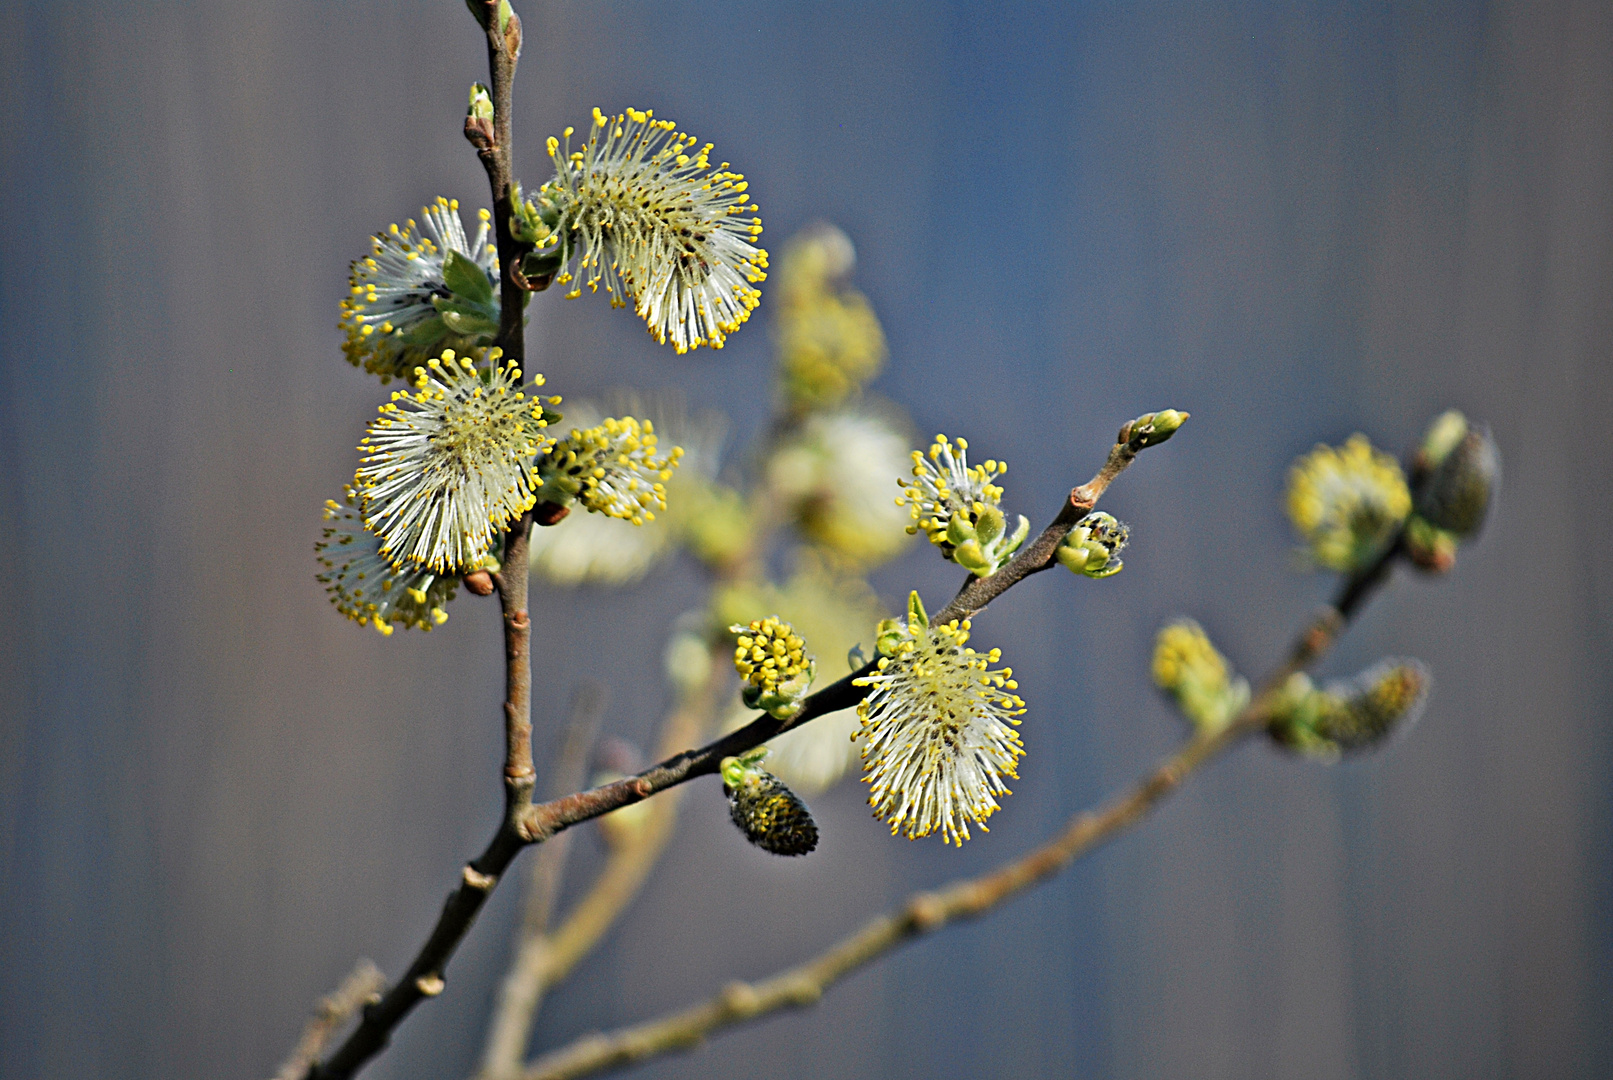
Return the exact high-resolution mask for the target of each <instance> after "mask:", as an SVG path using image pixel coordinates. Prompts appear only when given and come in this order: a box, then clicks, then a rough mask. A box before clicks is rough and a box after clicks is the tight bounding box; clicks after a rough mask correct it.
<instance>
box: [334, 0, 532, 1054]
mask: <svg viewBox="0 0 1613 1080" xmlns="http://www.w3.org/2000/svg"><path fill="white" fill-rule="evenodd" d="M497 10H498V0H492V2H491V3H489V4H487V10H486V11H485V12H484V13H483V14H482V15H478V19H479V20H480V21H482V23H483V27H484V30H485V33H486V36H487V58H488V69H489V72H490V77H491V82H492V87H491V92H492V98H493V107H494V145H493V146H491V147H489V148H487V149H485V150H482V151H481V152H479V153H478V155H477V156H478V157H480V158H481V161H482V165H483V166H484V168H485V169H486V170H487V179H488V183H489V185H490V187H491V189H492V195H493V226H494V231H495V235H496V236H497V239H498V253H499V266H500V268H501V273H500V276H499V277H500V280H499V302H500V304H501V317H500V322H499V331H498V335H497V337H496V338H495V339H494V344H495V345H496V346H498V347H499V348H500V349H502V350H503V352H504V355H505V356H506V357H508V358H510V359H512V360H515V361H517V362H521V361H522V360H523V359H524V357H525V355H526V344H525V322H524V316H525V304H526V296H527V294H526V293H525V291H524V290H522V289H521V288H520V286H519V285H517V284H516V282H515V280H514V278H513V277H512V276H511V274H510V270H511V268H512V267H514V266H516V264H517V263H519V261H520V252H519V245H518V244H517V243H516V241H515V239H514V238H513V237H512V236H511V234H510V206H511V202H510V184H511V180H512V178H513V174H512V172H511V168H510V132H511V123H510V120H511V111H512V106H513V101H514V97H513V93H512V87H513V85H514V79H515V64H516V58H517V55H518V54H519V52H520V23H519V21H518V20H516V19H515V18H514V17H513V16H512V17H511V24H510V25H509V26H508V27H506V28H503V29H501V28H500V27H499V20H498V15H497ZM531 527H532V518H531V514H530V513H528V514H527V515H526V516H524V517H522V518H521V520H520V521H518V522H517V523H516V524H515V526H514V527H513V528H512V529H511V530H510V531H509V533H508V534H507V535H506V536H505V538H504V561H503V565H502V567H501V568H500V571H499V573H498V575H497V576H496V578H495V580H496V581H497V583H498V588H499V601H500V606H501V608H502V614H503V618H504V644H505V698H504V714H505V724H504V733H505V740H504V741H505V759H504V788H505V799H504V801H505V814H504V819H503V821H501V822H500V824H499V829H498V831H497V832H496V833H495V834H494V836H493V839H492V840H491V841H490V842H489V843H488V845H487V848H486V850H484V851H483V852H482V854H481V855H479V856H478V857H477V858H476V859H475V861H473V862H471V863H469V864H468V865H466V866H465V867H464V869H463V871H462V872H461V875H460V878H461V881H460V884H459V886H458V887H457V888H456V889H455V890H454V891H453V892H452V893H450V894H449V896H448V899H447V901H446V902H445V903H444V904H443V910H442V914H441V915H440V916H439V917H438V919H437V925H436V926H435V927H434V928H433V929H432V932H431V936H430V937H428V938H427V939H426V943H425V944H424V945H423V946H422V947H421V949H420V951H419V953H417V954H416V955H415V958H414V961H413V962H412V963H411V964H410V965H409V970H408V971H407V972H406V973H405V974H404V976H403V978H402V979H400V980H398V982H397V983H396V984H394V985H393V986H391V987H390V988H388V990H387V991H386V993H385V994H384V995H383V996H382V998H381V1000H380V1001H378V1002H375V1003H373V1004H371V1005H369V1006H367V1007H366V1008H365V1009H364V1016H363V1019H362V1020H361V1021H360V1023H359V1025H358V1027H357V1028H356V1029H354V1031H353V1033H352V1034H350V1035H349V1036H348V1037H347V1039H346V1040H345V1041H344V1042H343V1043H342V1045H341V1046H340V1047H339V1048H337V1050H336V1053H335V1054H333V1055H332V1056H331V1058H330V1060H328V1061H324V1062H316V1063H314V1064H312V1065H311V1066H310V1067H309V1069H308V1072H307V1080H346V1078H347V1077H350V1076H352V1075H353V1074H354V1073H356V1072H357V1071H358V1070H359V1069H360V1068H362V1067H363V1065H364V1063H365V1062H367V1061H368V1060H369V1059H370V1058H372V1057H374V1056H375V1055H376V1054H378V1053H380V1051H381V1050H382V1049H384V1048H385V1046H386V1044H387V1041H388V1039H389V1038H390V1037H391V1034H392V1030H393V1029H394V1028H395V1027H397V1026H398V1024H399V1023H401V1022H402V1021H403V1018H404V1017H405V1016H407V1015H408V1014H409V1012H410V1011H411V1010H412V1009H413V1008H414V1007H415V1006H416V1005H418V1004H419V1003H420V1002H421V1001H423V1000H424V999H426V998H428V997H435V996H436V995H438V994H440V993H442V990H443V985H444V983H443V972H444V969H445V968H446V967H447V966H448V961H449V960H450V959H451V958H452V957H453V955H454V950H455V949H457V948H458V947H459V943H460V941H461V940H462V939H463V938H464V936H465V933H466V931H468V930H469V929H470V926H471V923H473V922H475V920H476V916H477V915H478V914H479V913H480V912H481V909H482V904H483V903H485V902H486V900H487V897H488V894H490V893H491V892H492V891H493V887H494V886H495V885H497V884H498V879H499V875H501V874H502V873H504V871H505V869H507V868H508V867H509V865H510V862H511V861H512V860H513V859H514V858H515V856H516V855H517V854H519V853H520V851H521V849H522V848H523V847H525V846H526V844H528V843H530V842H531V841H532V840H533V839H534V838H533V837H532V836H529V835H527V834H526V833H525V832H524V831H523V826H524V823H525V822H526V821H527V820H528V819H529V816H530V815H529V810H530V807H531V805H532V789H533V787H534V785H535V783H536V774H535V772H534V770H533V767H532V662H531V630H532V620H531V616H530V615H529V614H528V612H527V572H528V567H527V534H528V531H529V530H530V529H531Z"/></svg>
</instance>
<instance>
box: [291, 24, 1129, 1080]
mask: <svg viewBox="0 0 1613 1080" xmlns="http://www.w3.org/2000/svg"><path fill="white" fill-rule="evenodd" d="M495 21H496V20H495ZM496 38H497V35H496V34H495V32H494V31H493V30H491V29H490V30H489V32H488V40H489V45H488V48H489V50H490V51H493V50H494V44H493V43H494V41H495V39H496ZM499 70H500V68H499V67H498V65H496V64H495V65H494V80H495V84H494V87H493V99H494V101H495V102H497V101H500V100H502V99H501V98H500V96H499V94H500V88H499V85H498V79H499ZM504 70H505V76H506V77H507V76H508V74H509V73H510V72H512V71H513V70H514V61H513V59H510V62H509V64H508V65H507V67H506V68H505V69H504ZM503 92H504V93H506V94H507V93H508V87H505V88H504V90H503ZM506 138H507V137H506ZM497 149H503V150H504V151H505V152H506V153H507V151H508V143H507V142H505V143H503V144H501V147H499V148H497ZM483 156H484V160H485V158H486V155H485V154H484V155H483ZM488 175H489V177H490V178H493V177H495V170H494V169H493V168H492V167H491V166H489V168H488ZM497 216H498V220H499V230H500V232H499V236H500V243H501V245H502V243H503V239H504V237H505V236H507V235H508V220H507V218H508V214H503V215H497ZM504 250H505V249H504V248H503V247H502V246H501V247H500V255H501V258H502V256H503V253H504ZM504 265H505V267H506V269H507V268H508V266H509V265H510V263H509V262H508V260H505V261H504ZM506 280H507V279H506ZM509 313H510V307H509V305H508V304H506V306H505V310H504V316H505V321H506V323H508V321H509V318H510V314H509ZM503 333H504V331H503V330H501V331H500V334H501V338H502V335H503ZM519 333H520V326H519V320H517V323H516V335H517V336H516V338H515V339H513V340H515V341H519ZM507 351H508V350H507ZM1130 427H1131V425H1129V424H1128V425H1127V426H1126V427H1125V428H1122V429H1121V437H1120V439H1119V441H1117V442H1116V444H1115V446H1114V447H1113V448H1111V450H1110V452H1109V456H1108V460H1107V461H1105V463H1104V465H1103V468H1102V469H1100V470H1099V471H1098V473H1097V475H1096V476H1094V477H1093V478H1092V479H1091V480H1090V481H1088V482H1087V483H1085V484H1083V485H1081V486H1080V487H1078V488H1075V489H1074V490H1072V491H1071V492H1070V494H1069V496H1068V497H1067V498H1066V500H1065V502H1064V505H1063V506H1062V507H1061V508H1060V510H1059V513H1058V515H1057V516H1056V517H1055V518H1054V520H1053V522H1052V523H1051V524H1050V525H1048V527H1047V528H1046V529H1044V530H1043V531H1042V533H1041V535H1040V536H1038V537H1037V538H1036V541H1035V542H1034V543H1032V544H1030V545H1029V546H1027V547H1024V548H1022V549H1021V550H1020V552H1019V553H1018V554H1017V555H1015V557H1014V558H1013V559H1012V560H1011V561H1010V562H1009V563H1008V564H1007V565H1006V566H1004V567H1002V568H1001V569H999V570H998V571H997V572H996V573H994V574H992V575H990V576H989V577H985V578H979V579H971V580H970V581H968V582H966V583H965V584H964V587H963V588H962V589H960V590H959V592H958V595H957V596H955V597H953V599H952V601H951V603H949V604H947V606H946V607H945V608H943V609H942V610H941V612H940V614H939V615H938V616H937V619H938V621H940V622H943V623H944V622H948V621H950V620H952V619H965V618H968V617H970V616H972V615H974V614H975V613H977V612H979V611H980V610H982V609H983V608H984V607H985V606H986V605H987V604H989V603H991V601H992V600H994V599H996V598H997V597H998V596H1001V595H1002V594H1003V593H1004V592H1005V591H1007V590H1008V589H1009V588H1011V587H1012V586H1013V585H1014V584H1016V583H1017V582H1020V581H1022V580H1024V579H1025V578H1026V577H1027V576H1029V575H1030V574H1034V573H1037V572H1039V571H1041V570H1045V569H1047V568H1048V567H1049V566H1050V565H1052V561H1053V555H1054V552H1055V551H1056V550H1057V548H1058V544H1059V541H1061V540H1062V539H1063V538H1064V536H1065V535H1066V534H1067V533H1068V532H1069V531H1070V529H1071V528H1073V527H1074V525H1075V523H1076V522H1077V521H1079V520H1080V518H1081V516H1082V515H1083V514H1085V513H1087V512H1088V511H1090V510H1091V509H1092V507H1093V506H1094V505H1095V504H1096V503H1097V500H1098V498H1099V497H1100V496H1101V495H1102V494H1103V492H1104V491H1105V489H1107V488H1108V486H1109V484H1110V483H1111V482H1112V481H1113V480H1114V478H1115V477H1116V476H1118V475H1119V474H1120V473H1121V472H1122V471H1123V470H1124V469H1125V468H1126V467H1127V466H1128V465H1130V464H1131V462H1132V461H1133V460H1135V458H1136V456H1137V453H1138V451H1140V450H1141V449H1143V448H1144V447H1145V446H1146V445H1148V444H1147V443H1146V442H1143V441H1139V440H1138V439H1131V440H1129V441H1128V439H1127V433H1128V431H1129V430H1130ZM529 525H530V516H528V518H525V519H523V521H522V522H521V523H520V526H519V527H518V528H516V529H515V530H513V531H512V532H511V533H510V534H509V536H508V537H507V538H506V540H505V546H504V552H505V564H504V567H503V570H502V572H501V574H500V576H499V577H498V579H497V580H498V582H499V587H500V592H501V596H502V598H503V602H504V608H505V635H506V642H509V641H510V640H511V637H512V635H513V634H521V635H522V637H521V638H520V640H521V642H522V657H521V658H520V659H521V660H522V661H524V657H525V636H524V635H525V633H527V632H529V631H530V619H528V618H527V613H526V609H525V603H526V577H527V528H528V527H529ZM515 597H519V608H513V607H512V605H513V604H514V603H515V602H516V601H515ZM523 620H524V621H525V622H526V623H527V625H526V626H525V627H523V626H521V623H522V621H523ZM507 651H508V653H509V657H510V668H509V671H510V676H511V688H510V696H509V700H508V702H507V703H506V713H507V715H508V718H509V719H508V723H507V725H506V728H507V735H508V737H507V743H508V746H509V753H508V755H507V759H506V766H505V788H506V808H507V813H506V815H505V820H504V822H503V823H502V824H501V825H500V827H499V830H498V832H497V833H496V834H494V836H493V839H492V841H491V842H490V843H489V844H488V846H487V849H486V850H485V851H483V852H482V854H481V855H479V856H478V857H477V858H476V859H475V860H474V861H472V862H471V863H469V864H468V865H466V866H465V868H464V870H463V872H462V874H461V877H462V882H461V884H460V885H459V887H458V888H457V889H455V890H454V891H453V892H452V893H450V894H449V896H448V899H447V901H446V902H445V903H444V904H443V910H442V914H441V915H439V916H438V917H437V924H436V926H434V927H433V928H432V931H431V936H430V937H429V938H427V939H426V943H425V945H423V946H422V947H421V949H420V951H419V953H417V954H416V956H415V959H414V961H413V963H411V964H410V965H409V970H408V971H407V972H406V973H405V974H404V976H403V978H402V979H400V980H399V981H398V982H397V983H396V984H395V985H393V986H392V987H391V988H390V989H388V990H387V992H386V994H385V996H383V997H382V999H381V1000H380V1001H379V1002H378V1003H376V1004H375V1005H372V1006H370V1007H369V1008H367V1009H365V1010H364V1020H363V1022H362V1023H360V1024H359V1026H358V1028H357V1030H355V1031H354V1032H353V1034H352V1035H350V1036H348V1038H347V1041H346V1042H344V1043H343V1044H342V1045H341V1047H340V1048H339V1049H338V1050H337V1052H336V1054H335V1055H334V1056H333V1057H332V1058H331V1059H330V1061H328V1062H325V1063H322V1064H319V1065H316V1066H315V1067H314V1068H312V1069H310V1070H309V1073H308V1080H346V1078H347V1077H350V1076H352V1075H353V1074H354V1073H355V1072H357V1071H358V1069H359V1068H360V1067H361V1066H362V1065H363V1064H364V1063H365V1062H366V1061H368V1060H369V1059H370V1058H371V1057H373V1056H374V1055H375V1054H377V1053H379V1052H380V1051H381V1049H382V1048H384V1047H385V1046H386V1043H387V1040H388V1039H389V1038H390V1036H391V1033H392V1030H393V1029H394V1028H396V1027H397V1025H398V1024H400V1023H401V1022H402V1021H403V1018H404V1017H405V1016H407V1015H408V1014H409V1012H410V1011H411V1010H413V1008H414V1007H415V1006H416V1005H418V1004H419V1003H420V1002H421V1001H422V1000H424V999H425V998H428V997H435V996H436V995H437V994H440V993H442V991H443V987H444V982H443V971H444V969H445V968H446V967H447V964H448V961H449V959H450V958H452V956H453V954H454V950H455V949H457V948H458V947H459V943H460V941H462V940H463V939H464V937H465V934H466V933H467V932H468V931H469V930H470V927H471V924H472V923H473V922H475V920H476V916H477V915H478V914H479V913H480V912H481V909H482V905H483V904H484V903H485V902H486V900H487V897H488V895H489V894H490V893H491V892H492V891H493V889H494V887H495V886H497V884H498V879H499V875H501V874H503V872H504V871H505V869H506V868H508V867H509V865H510V863H511V861H512V860H514V858H515V856H516V855H517V854H519V853H520V851H521V849H522V848H523V847H525V846H527V845H528V844H539V843H542V842H544V841H545V840H548V839H549V838H551V837H553V836H555V835H556V834H558V833H559V832H561V831H562V830H564V829H568V828H570V827H571V826H573V825H577V824H580V823H582V822H584V821H591V820H592V819H594V818H597V817H600V816H601V815H604V814H608V813H610V812H611V811H612V810H619V809H621V808H622V807H624V806H631V805H632V804H634V803H637V802H642V801H643V800H645V799H647V798H649V797H650V796H651V795H654V794H656V793H657V792H661V791H666V790H667V789H669V788H673V787H676V786H678V785H679V784H683V783H686V782H687V781H689V780H693V779H694V778H695V777H698V776H706V775H710V774H713V773H716V772H717V771H718V769H719V768H721V764H722V760H723V759H724V758H726V757H731V756H734V755H737V754H742V753H744V752H745V751H747V750H752V749H755V748H756V747H758V746H760V745H761V744H762V743H764V742H766V741H767V740H769V739H771V738H773V737H774V736H777V735H780V734H782V733H784V732H786V731H789V730H792V729H794V728H797V727H799V726H801V725H802V724H804V723H806V722H808V721H810V720H814V719H816V718H818V717H820V716H825V715H827V714H829V713H832V712H837V711H839V710H841V709H845V708H850V707H851V706H853V705H855V704H856V703H857V702H859V701H861V700H862V699H863V697H864V696H866V695H867V693H868V691H867V689H866V688H864V687H859V686H856V685H855V683H854V681H855V680H856V679H857V678H859V677H860V676H862V675H865V674H867V673H868V672H869V671H871V670H872V669H873V664H872V663H870V664H868V665H866V666H864V667H863V668H861V669H859V670H857V671H854V672H852V673H851V674H850V675H847V676H846V677H845V678H843V679H841V680H839V681H838V682H835V683H832V684H830V685H829V686H827V687H825V688H824V689H822V690H820V691H818V692H817V693H815V694H812V695H811V696H809V697H808V698H807V699H806V701H805V702H804V703H803V708H802V711H801V712H800V713H798V714H797V715H796V716H794V717H793V718H791V719H789V720H780V719H777V718H775V717H773V716H770V715H768V714H766V713H764V714H762V715H761V716H759V717H757V718H756V719H755V720H753V721H751V722H750V723H749V724H747V725H745V726H744V727H742V728H740V729H739V730H737V731H734V732H732V733H731V734H729V735H726V736H724V737H723V738H721V739H718V740H717V741H716V742H712V743H708V744H707V745H705V746H704V747H701V748H700V749H698V750H686V751H683V752H682V753H679V754H674V755H673V756H671V757H669V758H667V759H666V760H664V761H662V762H661V763H660V764H658V765H654V766H651V767H650V768H649V769H646V770H645V771H643V772H641V773H639V774H638V775H637V776H631V777H628V778H626V779H624V780H619V781H616V782H615V783H611V784H605V785H602V786H600V787H597V788H593V789H592V790H589V791H579V792H577V793H575V794H573V795H567V796H564V797H563V798H559V799H551V800H549V801H548V802H544V803H539V804H536V805H532V804H531V802H530V800H531V792H532V785H533V777H532V774H531V771H530V770H531V752H532V747H531V719H530V701H529V700H528V695H529V694H530V683H531V672H530V665H527V666H526V667H525V683H524V684H519V685H518V680H517V679H516V675H517V674H518V672H517V666H518V658H517V657H516V655H515V649H514V646H511V647H510V649H509V650H507ZM518 694H519V702H517V696H518ZM518 710H525V716H524V719H525V728H524V732H523V730H522V728H521V725H520V723H519V722H518V720H519V719H521V718H520V717H518V716H517V712H518ZM523 736H524V740H525V758H524V762H523V760H522V759H521V758H520V756H519V753H518V751H519V750H520V746H519V743H520V740H521V739H522V738H523ZM523 763H524V765H525V768H526V772H525V773H524V774H523V775H518V773H519V770H520V769H521V766H522V764H523Z"/></svg>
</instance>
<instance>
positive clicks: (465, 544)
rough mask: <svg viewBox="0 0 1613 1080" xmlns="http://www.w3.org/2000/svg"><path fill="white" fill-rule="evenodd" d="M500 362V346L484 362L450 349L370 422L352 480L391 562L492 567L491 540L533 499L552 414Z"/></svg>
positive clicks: (452, 568) (455, 569)
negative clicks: (487, 561) (488, 559)
mask: <svg viewBox="0 0 1613 1080" xmlns="http://www.w3.org/2000/svg"><path fill="white" fill-rule="evenodd" d="M498 359H499V350H497V349H494V350H492V351H491V352H489V353H488V355H487V362H488V366H486V367H481V366H478V365H477V364H476V363H475V362H473V361H472V360H471V359H470V358H469V357H461V356H456V355H455V354H454V352H453V350H451V349H449V350H444V351H443V354H442V356H441V358H440V359H433V360H430V361H428V362H427V363H426V365H425V366H424V367H417V368H415V371H414V380H413V383H412V387H411V389H410V390H406V391H399V392H397V393H395V394H393V395H392V401H390V402H388V403H387V404H385V405H382V406H381V407H380V410H379V412H380V415H379V416H378V417H377V418H376V419H375V420H373V421H371V423H370V427H369V431H368V434H367V435H366V436H365V438H364V440H363V442H362V443H361V444H360V447H359V449H360V450H361V451H362V452H363V453H364V458H363V460H362V463H361V464H360V466H359V470H358V473H357V475H356V477H355V480H354V484H355V487H356V488H357V489H358V495H359V499H360V503H361V506H362V510H363V515H364V525H365V528H367V529H369V530H370V531H371V532H373V533H375V534H376V536H378V537H379V538H380V540H381V553H382V554H383V555H384V556H385V557H386V558H388V559H391V560H393V561H394V562H397V563H400V564H403V563H408V564H417V565H420V566H425V567H429V568H430V569H432V570H433V571H434V572H437V573H464V572H467V571H473V570H479V569H486V567H484V566H482V565H481V562H482V559H483V557H484V555H485V553H486V552H487V551H488V550H489V548H490V547H491V546H492V544H493V542H494V541H495V540H496V539H497V537H498V536H499V535H500V534H501V533H502V532H503V531H504V529H505V528H506V527H507V526H508V525H509V523H510V522H511V521H514V520H515V519H516V518H519V517H520V516H521V515H522V514H524V513H525V512H526V511H527V510H530V509H531V508H532V506H533V503H534V502H535V501H536V500H535V497H534V490H535V488H536V487H537V478H536V475H535V464H534V462H535V459H536V458H537V456H538V455H540V454H542V453H543V452H544V451H545V450H547V449H548V448H549V447H550V446H551V445H552V444H553V441H554V440H553V439H552V437H551V436H550V435H549V434H548V433H547V431H546V430H545V429H546V428H547V427H548V424H549V416H548V415H546V414H545V411H544V407H543V402H542V400H541V399H540V398H538V397H536V396H531V395H528V394H526V393H525V392H524V391H523V389H522V387H521V369H520V368H519V367H517V366H516V365H515V363H514V362H513V361H509V362H506V363H504V364H502V365H501V364H499V363H498ZM542 381H543V380H542V377H541V376H538V377H537V378H535V379H534V380H533V384H532V385H534V386H537V385H541V384H542ZM551 415H552V414H551Z"/></svg>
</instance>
